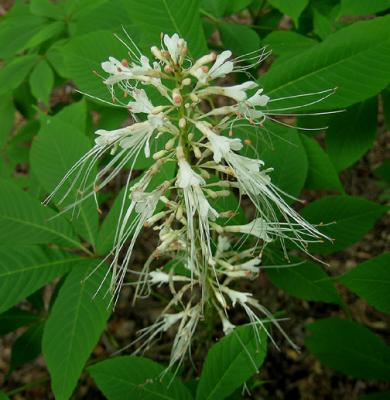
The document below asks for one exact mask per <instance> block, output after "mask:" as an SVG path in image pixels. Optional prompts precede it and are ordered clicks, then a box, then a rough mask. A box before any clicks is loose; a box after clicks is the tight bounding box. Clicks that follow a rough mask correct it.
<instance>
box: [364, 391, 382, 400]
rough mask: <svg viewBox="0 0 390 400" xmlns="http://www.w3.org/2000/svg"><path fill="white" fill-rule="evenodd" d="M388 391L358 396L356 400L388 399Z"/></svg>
mask: <svg viewBox="0 0 390 400" xmlns="http://www.w3.org/2000/svg"><path fill="white" fill-rule="evenodd" d="M389 399H390V392H383V393H372V394H366V395H364V396H360V397H359V399H358V400H389Z"/></svg>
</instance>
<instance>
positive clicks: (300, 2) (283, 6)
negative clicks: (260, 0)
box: [268, 0, 309, 26]
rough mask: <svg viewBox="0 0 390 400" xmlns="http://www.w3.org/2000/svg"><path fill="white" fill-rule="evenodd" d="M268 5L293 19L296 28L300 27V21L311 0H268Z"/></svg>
mask: <svg viewBox="0 0 390 400" xmlns="http://www.w3.org/2000/svg"><path fill="white" fill-rule="evenodd" d="M268 3H270V4H271V5H272V6H273V7H275V8H277V9H278V10H279V11H280V12H282V13H283V14H286V15H288V16H289V17H291V18H292V20H293V21H294V24H295V26H298V19H299V17H300V15H301V14H302V12H303V10H304V9H305V8H306V6H307V5H308V4H309V0H268Z"/></svg>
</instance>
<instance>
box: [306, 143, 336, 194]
mask: <svg viewBox="0 0 390 400" xmlns="http://www.w3.org/2000/svg"><path fill="white" fill-rule="evenodd" d="M301 140H302V143H303V146H304V147H305V150H306V155H307V160H308V162H309V169H308V171H307V177H306V182H305V187H307V188H310V189H335V190H337V191H338V192H341V193H343V192H344V188H343V186H342V184H341V182H340V179H339V177H338V175H337V172H336V169H335V167H334V165H333V164H332V162H331V161H330V158H329V156H328V154H327V153H326V152H325V151H324V150H323V148H322V147H321V146H320V144H319V143H318V142H317V141H316V140H315V139H313V138H311V137H308V136H306V135H301Z"/></svg>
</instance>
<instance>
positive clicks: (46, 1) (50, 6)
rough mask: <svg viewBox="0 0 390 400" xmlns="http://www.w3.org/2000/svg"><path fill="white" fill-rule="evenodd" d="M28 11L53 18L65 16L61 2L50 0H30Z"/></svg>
mask: <svg viewBox="0 0 390 400" xmlns="http://www.w3.org/2000/svg"><path fill="white" fill-rule="evenodd" d="M30 11H31V14H34V15H37V16H40V17H48V18H53V19H61V18H63V17H64V16H65V13H64V6H63V3H61V2H59V3H52V2H51V1H50V0H31V1H30Z"/></svg>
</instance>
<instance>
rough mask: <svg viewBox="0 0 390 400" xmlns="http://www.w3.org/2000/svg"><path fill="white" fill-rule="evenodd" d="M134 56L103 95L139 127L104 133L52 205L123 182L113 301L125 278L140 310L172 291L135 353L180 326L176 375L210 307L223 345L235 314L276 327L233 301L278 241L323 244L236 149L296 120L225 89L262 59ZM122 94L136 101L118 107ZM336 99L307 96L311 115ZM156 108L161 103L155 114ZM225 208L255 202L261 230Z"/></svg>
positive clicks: (253, 96) (246, 297)
mask: <svg viewBox="0 0 390 400" xmlns="http://www.w3.org/2000/svg"><path fill="white" fill-rule="evenodd" d="M128 49H129V55H130V57H131V58H132V60H133V61H132V62H129V61H127V60H122V61H119V60H117V59H115V58H113V57H110V58H109V59H108V61H106V62H103V63H102V68H103V70H104V71H105V72H106V73H107V74H108V77H107V78H106V79H105V80H104V83H105V84H106V85H107V87H108V88H109V90H110V92H111V94H112V97H113V101H114V102H115V103H116V104H118V103H120V104H122V105H123V106H125V107H126V108H127V109H128V110H129V112H130V113H131V114H132V116H133V118H134V120H135V121H136V122H135V123H133V124H132V125H130V126H127V127H125V128H120V129H116V130H113V131H106V130H98V131H97V132H96V135H97V138H96V140H95V146H94V147H93V148H92V149H91V150H90V151H89V152H88V153H87V154H86V155H85V156H84V157H82V158H81V159H80V160H79V161H78V162H77V163H76V164H75V165H74V167H73V168H72V169H71V170H70V171H69V172H68V173H67V175H66V176H65V177H64V179H63V180H62V181H61V182H60V184H59V185H58V186H57V188H56V189H55V191H54V192H53V193H52V194H51V195H50V196H49V198H48V200H50V199H51V198H52V197H53V196H54V194H55V193H56V192H57V191H58V189H59V188H60V187H61V186H62V184H63V183H64V182H65V181H67V180H69V179H72V177H73V178H75V177H77V178H79V177H80V176H81V177H82V185H81V187H80V188H79V193H82V195H81V197H80V198H79V199H78V200H77V201H76V203H74V204H73V205H72V206H69V207H73V206H74V205H77V204H79V203H80V202H82V201H84V200H85V199H86V198H88V197H90V196H94V197H95V199H96V200H97V192H98V191H99V190H101V189H102V188H103V187H105V186H106V185H107V184H108V183H109V182H110V181H111V180H112V179H114V177H115V176H117V175H118V174H119V173H120V172H123V171H125V173H126V174H127V177H128V178H127V183H126V188H125V190H126V196H127V197H128V198H129V200H130V203H129V204H128V202H127V201H125V200H126V199H124V200H123V203H122V209H121V212H120V217H119V221H118V226H117V231H116V235H115V244H114V248H113V250H112V252H111V253H110V254H109V256H108V257H107V260H109V261H110V271H108V272H107V276H109V273H110V274H111V276H112V278H111V279H112V281H111V289H112V296H113V298H114V299H115V300H116V299H117V297H118V293H119V290H120V288H121V286H122V285H123V284H124V282H125V279H126V276H127V273H130V274H132V273H133V274H136V275H137V276H138V279H137V281H136V285H135V297H136V298H138V297H141V296H145V295H148V294H149V293H150V290H153V287H159V286H161V285H166V286H167V287H168V288H169V290H170V291H171V294H172V299H171V301H170V302H169V304H168V305H167V307H166V308H165V310H164V312H163V313H162V314H161V316H160V318H158V320H157V321H156V322H155V324H153V325H152V326H151V327H149V328H147V329H145V330H143V331H141V334H140V336H139V339H138V340H137V341H138V342H139V343H142V344H141V345H140V346H139V348H138V349H139V350H144V349H146V348H148V347H149V346H150V344H151V343H152V342H153V341H154V340H155V339H157V338H158V336H159V334H161V333H162V332H165V331H166V330H167V329H169V328H170V327H172V326H174V325H177V334H176V338H175V340H174V343H173V348H172V357H171V365H173V364H174V363H175V362H180V361H181V360H182V359H183V357H184V355H185V354H186V352H187V350H188V349H189V346H190V343H191V338H192V336H193V334H194V332H195V330H196V327H197V325H198V322H199V321H200V320H202V318H203V317H204V310H205V307H210V306H211V307H213V308H214V309H215V311H216V314H217V315H219V317H220V320H221V323H222V328H223V331H224V332H225V334H227V333H229V332H230V331H231V330H232V329H233V328H234V325H233V324H232V323H231V322H230V319H229V313H231V309H232V308H234V307H241V308H242V309H243V310H244V311H245V312H246V314H247V315H248V318H249V319H250V321H251V322H253V323H256V324H260V325H261V326H262V327H264V329H266V328H265V324H264V320H262V319H261V318H260V316H261V315H263V316H264V317H265V318H266V320H268V321H272V322H273V323H274V324H276V326H278V327H279V325H278V322H277V321H276V320H275V319H274V318H273V317H272V315H271V314H270V312H268V311H267V310H266V309H265V308H264V307H263V306H262V305H261V304H260V303H259V302H258V301H257V300H256V299H255V298H253V296H252V295H251V294H250V293H246V292H240V291H238V290H237V289H233V287H234V284H235V281H236V280H238V279H253V278H255V277H256V276H257V275H258V274H259V272H260V269H261V254H262V251H263V248H264V247H265V246H266V245H267V244H268V243H270V242H272V241H276V240H280V242H281V243H282V245H283V248H284V243H285V241H290V242H292V243H294V244H296V245H297V246H298V247H299V248H300V249H302V250H303V251H306V248H307V243H308V242H313V241H322V240H323V239H324V238H325V236H324V235H323V234H321V233H320V232H319V231H318V230H317V229H316V228H315V227H314V226H312V225H310V224H309V223H308V222H306V221H305V220H304V219H303V218H302V217H301V216H300V215H299V214H297V213H296V212H295V211H294V210H293V209H292V208H291V207H290V206H289V205H288V204H287V203H286V202H285V200H284V199H283V193H282V192H281V191H280V190H279V189H278V188H277V187H276V186H275V185H273V183H272V181H271V176H270V172H271V170H272V169H270V168H268V169H265V168H264V163H263V161H261V160H258V159H252V158H248V157H246V156H243V155H241V154H240V151H241V150H242V148H243V146H244V144H243V143H242V141H241V140H240V139H239V138H234V137H232V136H234V130H235V127H236V126H237V124H239V125H240V126H243V125H251V126H263V124H264V122H265V121H266V119H268V118H269V119H271V120H273V116H274V115H276V114H283V112H284V111H286V110H290V109H291V108H295V107H287V108H286V107H285V108H279V109H278V108H272V107H271V104H272V103H275V102H277V101H278V100H281V99H270V98H269V97H268V96H267V95H266V94H264V93H263V89H262V88H260V87H259V85H258V83H256V82H255V81H253V80H251V81H248V82H244V83H241V84H238V85H233V86H218V79H220V78H223V77H226V76H227V75H228V74H231V73H232V72H246V71H247V70H248V69H250V68H253V67H255V66H256V65H257V64H258V63H260V62H261V61H262V59H263V57H264V56H265V52H264V50H263V51H260V52H258V53H253V54H250V55H248V56H247V57H241V58H236V59H232V53H231V52H230V51H224V52H222V53H221V54H219V55H216V54H215V53H210V54H207V55H205V56H203V57H201V58H199V59H198V60H192V59H191V58H190V57H189V56H188V54H187V43H186V42H185V40H184V39H182V38H180V37H179V36H178V35H177V34H174V35H172V36H171V37H170V36H168V35H164V36H163V44H162V48H157V47H152V48H151V53H152V55H153V58H154V60H153V61H150V59H149V58H148V57H146V56H144V55H142V54H141V53H140V52H139V50H138V48H137V47H136V46H135V45H134V43H133V42H132V43H131V44H130V45H129V46H128ZM118 91H120V92H121V93H123V94H124V95H125V96H129V97H130V98H131V100H130V101H128V102H127V103H125V104H124V103H123V101H122V102H120V101H119V100H118V96H117V93H118ZM330 92H331V91H324V92H321V93H319V94H318V93H317V94H308V95H307V96H308V102H306V103H305V104H303V105H307V104H312V103H313V100H312V99H313V96H317V100H315V101H319V100H321V99H322V98H324V97H327V96H328V95H329V94H330ZM319 95H320V98H318V96H319ZM217 96H223V97H225V98H226V101H225V105H224V106H221V107H215V106H214V104H215V100H216V97H217ZM301 96H305V95H301ZM151 98H153V99H157V100H153V102H152V100H151ZM285 99H286V98H283V99H282V100H285ZM301 106H302V104H301ZM289 115H290V114H289ZM163 134H164V137H166V138H167V139H166V141H165V145H164V147H163V148H160V149H158V150H157V151H155V152H154V153H153V152H152V150H151V148H152V147H153V146H151V142H152V141H154V140H155V139H156V138H158V137H160V136H161V135H163ZM107 152H109V153H111V155H112V157H111V159H110V160H109V162H107V163H106V164H105V165H104V167H103V168H102V169H101V170H100V171H99V173H98V174H97V175H96V178H95V180H94V181H93V182H92V183H91V180H90V179H89V175H90V174H91V172H92V171H93V170H94V166H95V164H96V163H97V162H98V160H99V159H100V158H101V157H102V156H103V155H104V154H106V153H107ZM142 152H143V153H144V154H145V156H146V157H149V158H151V159H153V160H154V163H153V165H152V166H151V167H150V168H149V169H148V170H146V171H145V172H144V173H143V175H142V176H141V177H140V179H138V180H137V183H135V184H133V185H132V184H131V182H130V177H131V174H132V170H133V167H134V165H135V161H136V160H137V157H138V156H139V155H140V154H141V153H142ZM152 153H153V154H152ZM166 163H175V164H176V166H177V173H176V176H175V177H174V178H173V179H170V180H165V181H163V180H162V179H160V184H159V185H158V186H157V187H156V186H153V187H152V186H151V185H152V180H153V178H155V177H158V176H159V173H160V171H161V168H162V167H163V166H164V165H165V164H166ZM75 181H76V179H75V180H74V181H73V182H75ZM69 192H70V190H68V191H67V193H66V195H68V194H69ZM66 195H65V197H66ZM228 196H238V197H239V198H241V197H244V196H246V197H248V198H249V199H250V200H251V202H252V203H253V205H254V207H255V209H256V212H257V216H256V218H255V219H254V220H252V221H251V222H249V223H248V224H244V225H232V224H229V221H230V219H231V217H233V216H234V215H235V210H223V209H221V207H220V203H221V201H220V199H221V198H223V197H228ZM211 203H212V204H211ZM161 206H162V207H161ZM69 207H68V208H69ZM68 208H66V209H68ZM145 226H147V227H152V228H153V229H154V230H155V231H156V232H158V234H159V243H158V246H157V247H156V249H155V250H154V251H153V252H152V254H150V255H149V257H148V259H147V261H146V263H145V265H144V266H143V268H142V270H141V272H140V271H135V270H133V269H132V268H130V265H131V255H132V252H133V249H134V246H135V243H136V240H137V237H138V236H139V234H140V232H141V230H142V229H143V227H145ZM248 235H249V236H248ZM250 236H252V237H253V238H254V240H253V241H251V240H250ZM243 237H245V238H246V240H245V241H244V244H243V240H242V239H243ZM237 243H238V245H237ZM161 260H163V261H169V260H174V262H170V263H169V264H167V265H168V266H170V268H163V269H160V268H156V264H157V265H158V266H161ZM178 309H180V311H178ZM172 310H175V311H176V312H175V313H172Z"/></svg>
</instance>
